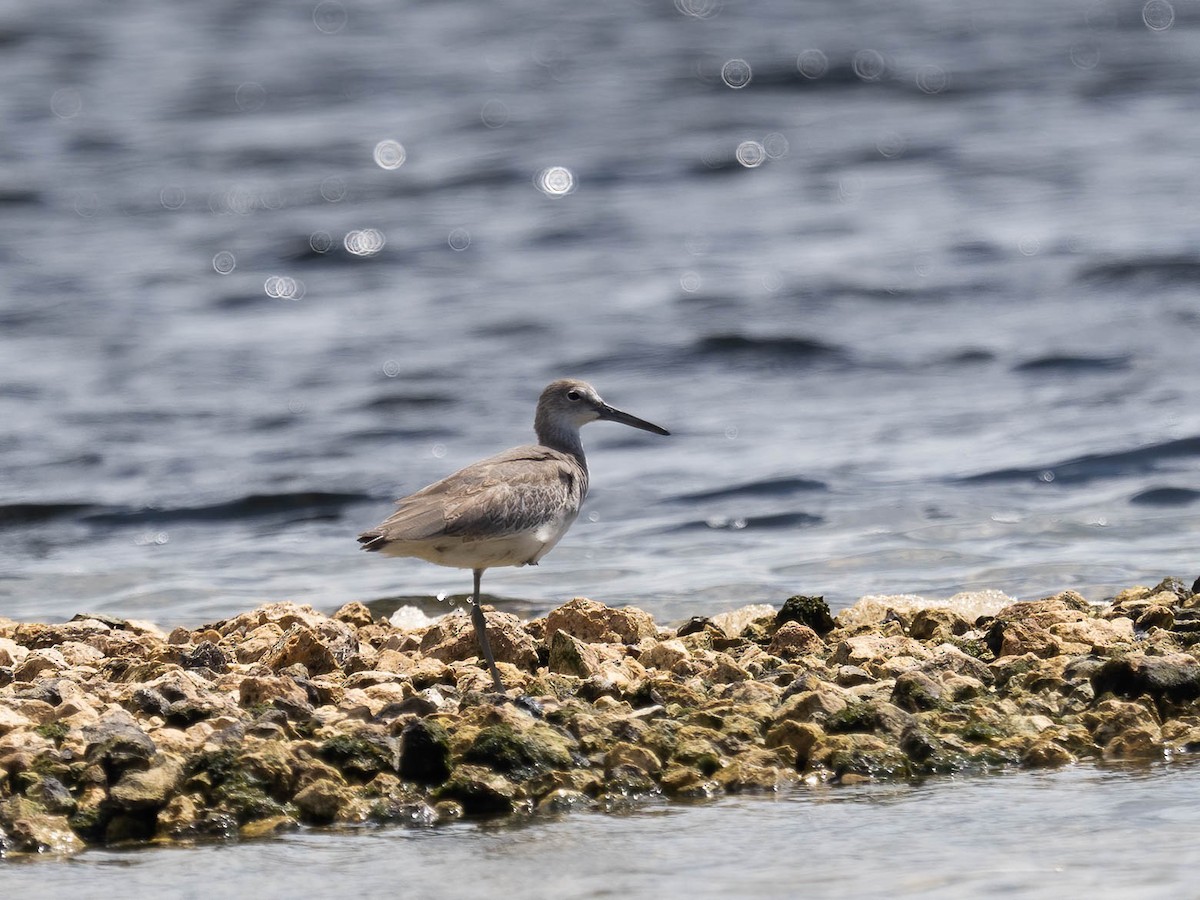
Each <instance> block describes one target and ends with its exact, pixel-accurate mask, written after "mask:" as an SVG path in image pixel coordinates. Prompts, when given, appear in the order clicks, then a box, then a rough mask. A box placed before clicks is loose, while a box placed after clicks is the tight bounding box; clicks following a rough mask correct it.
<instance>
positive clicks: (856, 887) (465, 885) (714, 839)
mask: <svg viewBox="0 0 1200 900" xmlns="http://www.w3.org/2000/svg"><path fill="white" fill-rule="evenodd" d="M1196 775H1197V772H1196V767H1195V765H1194V764H1192V763H1186V764H1173V765H1162V766H1158V767H1155V768H1152V769H1146V770H1143V771H1140V772H1139V771H1106V770H1103V769H1096V768H1093V767H1089V766H1080V767H1077V768H1071V769H1066V770H1062V771H1058V772H1049V773H1036V774H1031V773H1017V774H1009V775H1003V776H995V777H992V778H982V779H962V780H958V779H945V780H940V781H932V782H928V783H926V784H923V785H919V786H907V785H892V786H865V787H846V788H815V789H814V788H801V789H797V790H794V791H788V792H785V793H783V794H781V795H779V796H777V797H731V798H726V799H723V800H720V801H717V802H714V803H708V804H702V805H695V806H672V807H663V806H653V805H648V806H642V807H639V808H638V809H637V810H636V811H634V812H631V813H629V814H625V815H602V814H596V813H575V814H572V815H569V816H566V817H563V818H560V819H550V820H538V821H535V822H533V823H531V824H526V825H523V826H517V827H511V826H490V825H475V824H460V825H455V826H451V827H443V828H435V829H427V830H409V829H403V828H382V829H377V828H372V829H365V830H361V831H355V832H349V833H344V834H330V833H321V832H299V833H295V834H291V835H287V836H284V837H282V838H279V839H277V840H272V841H267V842H258V843H246V844H229V845H218V844H208V845H202V846H197V847H194V848H183V849H179V848H172V849H154V850H144V851H137V852H129V851H120V850H97V851H88V852H86V853H84V854H83V855H81V856H79V857H76V858H74V859H72V860H69V861H65V862H49V861H42V862H36V863H30V864H13V865H8V866H5V867H4V869H3V870H2V871H0V883H2V884H3V885H4V886H5V888H6V889H8V890H9V891H11V892H12V893H13V894H14V895H18V896H24V895H33V894H36V895H37V896H39V897H45V898H48V900H49V898H57V897H69V896H78V891H79V886H80V885H84V884H86V885H88V889H89V890H91V891H108V890H112V891H117V890H119V891H121V892H122V893H123V894H125V895H128V896H162V897H171V898H176V897H177V898H192V897H195V898H203V897H234V896H245V895H246V893H247V892H253V894H254V896H256V897H261V898H263V900H268V898H276V897H278V898H288V897H297V896H333V895H334V892H335V891H336V892H337V893H338V894H344V893H345V892H346V891H347V890H349V891H352V892H353V894H354V895H355V896H360V897H389V896H397V895H403V896H405V897H413V898H421V900H426V898H428V900H433V898H441V897H445V898H463V900H467V898H479V900H487V898H496V897H531V898H542V897H545V898H555V900H583V898H597V897H695V898H714V900H717V898H725V897H731V896H738V897H762V898H786V897H800V896H803V897H871V896H889V897H946V898H952V897H1065V896H1067V897H1070V896H1073V897H1080V896H1088V897H1095V898H1097V900H1103V898H1117V897H1129V896H1135V895H1136V896H1138V897H1146V898H1157V897H1163V898H1177V897H1186V896H1194V895H1195V877H1194V873H1195V867H1196V865H1197V864H1198V863H1200V822H1197V820H1196V816H1195V815H1194V811H1195V810H1196V808H1197V805H1198V804H1200V779H1198V778H1197V777H1196ZM335 886H336V887H335Z"/></svg>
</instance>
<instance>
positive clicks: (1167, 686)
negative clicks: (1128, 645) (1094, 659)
mask: <svg viewBox="0 0 1200 900" xmlns="http://www.w3.org/2000/svg"><path fill="white" fill-rule="evenodd" d="M1091 683H1092V688H1093V689H1094V690H1095V693H1096V696H1102V695H1103V694H1106V693H1112V694H1115V695H1117V696H1118V697H1123V698H1126V699H1133V698H1136V697H1140V696H1143V695H1148V696H1150V697H1153V698H1154V699H1156V700H1169V701H1171V702H1173V703H1180V702H1187V701H1191V700H1196V699H1197V698H1200V662H1197V661H1196V659H1195V657H1192V656H1190V655H1188V654H1186V653H1175V654H1171V655H1170V656H1145V655H1143V654H1141V653H1131V654H1129V655H1128V656H1123V657H1118V658H1116V659H1110V660H1108V661H1107V662H1105V663H1103V664H1102V665H1101V666H1100V667H1099V668H1098V669H1097V670H1096V672H1095V674H1093V675H1092V676H1091Z"/></svg>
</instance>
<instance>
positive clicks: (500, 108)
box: [479, 100, 509, 128]
mask: <svg viewBox="0 0 1200 900" xmlns="http://www.w3.org/2000/svg"><path fill="white" fill-rule="evenodd" d="M508 116H509V114H508V107H507V106H505V105H504V103H503V101H501V100H489V101H488V102H487V103H485V104H483V109H481V110H480V111H479V118H480V119H482V120H483V124H484V125H486V126H487V127H488V128H503V127H504V126H505V125H507V124H508Z"/></svg>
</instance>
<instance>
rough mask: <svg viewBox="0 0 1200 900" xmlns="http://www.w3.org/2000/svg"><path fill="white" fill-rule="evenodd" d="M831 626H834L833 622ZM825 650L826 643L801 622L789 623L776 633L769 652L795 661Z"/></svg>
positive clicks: (768, 649)
mask: <svg viewBox="0 0 1200 900" xmlns="http://www.w3.org/2000/svg"><path fill="white" fill-rule="evenodd" d="M830 624H831V625H832V620H830ZM824 649H825V642H824V641H822V640H821V638H820V637H819V636H818V635H817V632H816V631H814V630H813V629H812V628H810V627H809V626H807V625H802V624H801V623H800V622H796V621H789V622H786V623H785V624H783V625H781V626H780V627H779V629H778V630H777V631H776V632H775V635H774V636H773V637H772V638H771V644H770V646H769V647H768V648H767V652H768V653H770V654H771V655H772V656H778V657H781V658H783V659H795V658H796V657H798V656H806V655H808V654H810V653H820V652H821V651H823V650H824Z"/></svg>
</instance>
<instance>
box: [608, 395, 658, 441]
mask: <svg viewBox="0 0 1200 900" xmlns="http://www.w3.org/2000/svg"><path fill="white" fill-rule="evenodd" d="M600 418H601V419H607V420H608V421H609V422H620V423H621V424H622V425H632V426H633V427H634V428H640V429H642V431H649V432H651V433H652V434H670V433H671V432H669V431H667V429H665V428H660V427H659V426H658V425H655V424H654V423H653V422H647V421H646V420H645V419H639V418H638V417H637V416H631V415H630V414H629V413H627V412H621V410H619V409H613V407H611V406H609V405H608V404H607V403H606V404H604V406H602V407H600Z"/></svg>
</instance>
